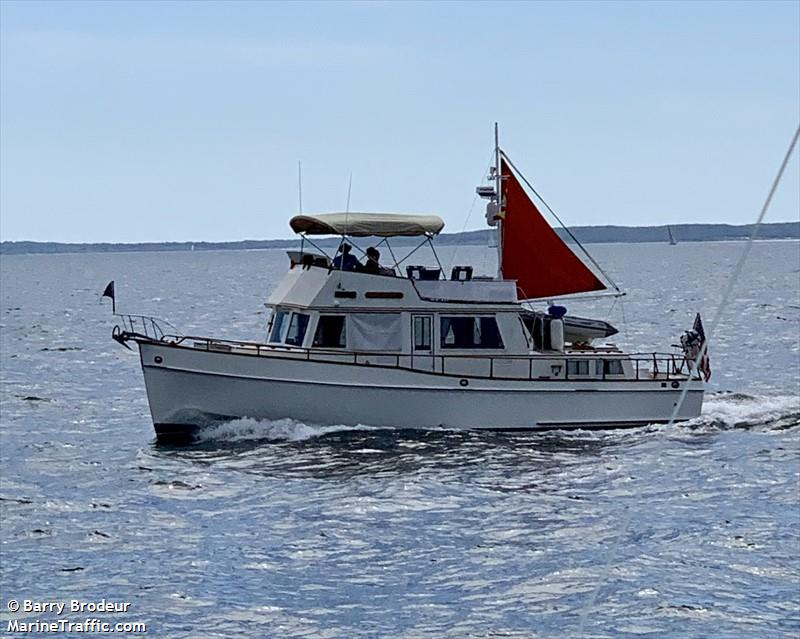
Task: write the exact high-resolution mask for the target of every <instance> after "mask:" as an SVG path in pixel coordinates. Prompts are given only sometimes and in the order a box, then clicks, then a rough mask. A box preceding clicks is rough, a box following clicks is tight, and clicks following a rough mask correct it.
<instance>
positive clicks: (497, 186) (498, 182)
mask: <svg viewBox="0 0 800 639" xmlns="http://www.w3.org/2000/svg"><path fill="white" fill-rule="evenodd" d="M502 186H503V183H502V178H501V176H500V136H499V134H498V131H497V122H495V123H494V190H495V194H496V197H497V216H498V221H497V279H498V280H502V279H503V191H502Z"/></svg>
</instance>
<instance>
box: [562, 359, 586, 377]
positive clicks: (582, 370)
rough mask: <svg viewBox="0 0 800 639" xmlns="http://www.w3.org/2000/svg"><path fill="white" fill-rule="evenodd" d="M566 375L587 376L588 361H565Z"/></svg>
mask: <svg viewBox="0 0 800 639" xmlns="http://www.w3.org/2000/svg"><path fill="white" fill-rule="evenodd" d="M567 374H568V375H588V374H589V360H588V359H571V360H568V361H567Z"/></svg>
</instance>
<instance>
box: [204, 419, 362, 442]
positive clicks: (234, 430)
mask: <svg viewBox="0 0 800 639" xmlns="http://www.w3.org/2000/svg"><path fill="white" fill-rule="evenodd" d="M353 430H373V428H372V427H369V426H362V425H357V426H344V425H335V426H321V425H316V424H306V423H303V422H300V421H297V420H295V419H275V420H270V419H253V418H250V417H242V418H240V419H234V420H231V421H228V422H223V423H220V424H216V425H213V426H207V427H205V428H203V429H201V430H200V431H198V433H197V434H196V435H195V442H198V443H201V442H212V441H213V442H246V441H273V442H280V441H287V442H300V441H306V440H308V439H314V438H316V437H321V436H323V435H327V434H329V433H336V432H340V431H353Z"/></svg>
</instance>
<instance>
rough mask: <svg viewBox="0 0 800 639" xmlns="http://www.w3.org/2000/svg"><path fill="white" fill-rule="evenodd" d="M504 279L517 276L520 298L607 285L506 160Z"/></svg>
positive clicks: (554, 295)
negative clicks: (546, 216)
mask: <svg viewBox="0 0 800 639" xmlns="http://www.w3.org/2000/svg"><path fill="white" fill-rule="evenodd" d="M500 171H501V174H502V176H503V195H504V196H505V207H504V210H505V215H504V216H503V221H502V225H501V228H502V235H503V237H502V242H503V243H502V247H503V258H502V259H503V264H502V269H503V279H506V280H517V296H518V297H519V299H521V300H522V299H533V298H541V297H556V296H558V295H567V294H570V293H583V292H586V291H602V290H604V289H605V288H606V286H605V284H603V283H602V282H601V281H600V280H599V279H597V277H596V276H595V274H594V273H592V271H591V270H589V268H588V267H587V266H586V265H585V264H584V263H583V262H582V261H581V260H580V258H578V256H577V255H575V254H574V253H573V252H572V251H571V250H570V248H569V247H568V246H567V245H566V244H565V243H564V242H563V241H562V240H561V238H560V237H559V236H558V234H556V232H555V231H554V230H553V228H552V227H551V226H550V225H549V224H548V223H547V220H545V219H544V217H543V216H542V214H541V213H540V212H539V209H538V208H536V205H535V204H534V203H533V201H532V200H531V199H530V198H529V197H528V194H527V193H526V192H525V190H524V189H523V188H522V185H521V184H520V183H519V181H518V180H517V177H516V176H515V175H514V172H513V171H512V170H511V168H510V167H509V166H508V163H507V162H506V161H505V160H502V161H501V165H500Z"/></svg>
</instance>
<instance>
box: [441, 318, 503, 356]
mask: <svg viewBox="0 0 800 639" xmlns="http://www.w3.org/2000/svg"><path fill="white" fill-rule="evenodd" d="M441 339H442V342H441V343H442V348H464V349H471V348H503V339H502V338H501V337H500V331H499V330H498V328H497V320H496V319H495V318H494V317H442V318H441Z"/></svg>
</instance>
